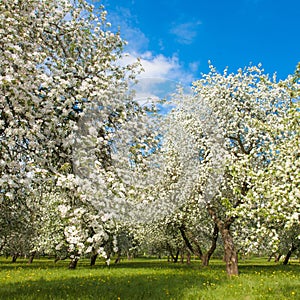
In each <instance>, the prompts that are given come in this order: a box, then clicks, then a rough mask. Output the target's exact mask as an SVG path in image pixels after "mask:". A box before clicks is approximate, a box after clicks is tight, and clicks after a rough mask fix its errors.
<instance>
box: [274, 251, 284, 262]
mask: <svg viewBox="0 0 300 300" xmlns="http://www.w3.org/2000/svg"><path fill="white" fill-rule="evenodd" d="M281 256H282V254H280V253H279V254H275V258H274V262H279V261H280V258H281Z"/></svg>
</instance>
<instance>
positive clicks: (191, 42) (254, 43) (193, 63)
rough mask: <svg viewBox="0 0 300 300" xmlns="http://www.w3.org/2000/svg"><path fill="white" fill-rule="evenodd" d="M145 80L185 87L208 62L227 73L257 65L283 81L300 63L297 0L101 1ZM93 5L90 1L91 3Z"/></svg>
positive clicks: (205, 67) (197, 76)
mask: <svg viewBox="0 0 300 300" xmlns="http://www.w3.org/2000/svg"><path fill="white" fill-rule="evenodd" d="M95 2H96V4H99V3H102V4H104V6H105V8H106V10H107V11H108V20H109V21H110V22H111V23H112V24H113V28H115V27H116V26H120V30H121V36H122V37H123V38H124V39H126V40H127V41H128V46H127V47H126V49H125V51H126V52H128V53H129V54H130V58H131V59H132V60H133V59H134V58H136V57H141V58H142V63H143V65H144V68H145V71H146V72H145V74H144V75H143V76H144V77H145V78H149V77H157V78H165V79H169V80H173V81H177V82H181V83H184V84H188V83H189V82H192V81H193V80H195V79H199V78H200V77H201V72H202V73H206V72H207V71H208V60H210V61H211V62H212V64H213V65H214V66H215V67H216V68H217V69H218V70H219V71H223V69H224V68H225V67H226V66H228V67H229V71H232V72H235V71H236V70H237V69H238V68H240V67H242V68H243V67H244V66H247V65H249V63H252V64H258V63H262V65H263V68H264V69H265V72H266V73H269V74H273V73H274V72H275V71H276V72H277V74H278V78H281V79H284V78H285V77H286V76H287V75H288V74H291V73H293V72H294V70H295V67H296V65H297V63H298V62H299V61H300V26H299V25H300V1H299V0H285V1H279V0H228V1H226V0H199V1H191V0H184V1H183V0H160V1H157V0H152V1H142V0H122V1H121V0H119V1H117V0H103V1H101V2H100V1H95ZM94 4H95V3H94Z"/></svg>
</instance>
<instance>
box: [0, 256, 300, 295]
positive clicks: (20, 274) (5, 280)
mask: <svg viewBox="0 0 300 300" xmlns="http://www.w3.org/2000/svg"><path fill="white" fill-rule="evenodd" d="M88 264H89V262H88V260H82V261H80V262H79V264H78V267H77V269H76V270H68V269H67V266H68V261H60V262H58V263H56V264H54V262H53V261H52V260H48V259H37V260H35V261H34V262H33V264H32V265H28V264H27V261H25V260H18V262H17V263H14V264H13V263H11V262H10V261H9V260H6V259H4V258H0V299H1V300H2V299H3V300H4V299H9V300H12V299H32V300H36V299H43V300H46V299H64V300H65V299H104V300H106V299H115V300H118V299H120V300H123V299H125V300H126V299H128V300H132V299H137V300H142V299H149V300H156V299H157V300H158V299H178V300H182V299H191V300H194V299H205V300H210V299H216V300H222V299H224V300H227V299H228V300H230V299H232V300H243V299H244V300H254V299H300V265H299V263H297V262H292V264H290V265H288V266H283V265H276V264H274V263H273V262H267V261H266V259H255V260H249V261H248V260H247V261H244V262H241V263H240V268H239V270H240V276H239V277H237V278H228V277H227V275H226V273H225V271H224V270H225V266H224V263H223V262H221V261H217V260H214V261H212V262H211V265H210V266H209V267H207V268H203V267H201V266H200V263H199V262H198V261H193V262H192V264H191V265H189V266H188V265H186V264H180V263H179V264H173V263H168V262H166V261H164V260H153V259H151V260H150V259H135V260H132V261H127V260H123V261H122V262H121V263H120V264H118V265H111V267H110V268H108V267H107V266H105V265H104V262H100V261H97V265H96V266H94V267H90V266H89V265H88Z"/></svg>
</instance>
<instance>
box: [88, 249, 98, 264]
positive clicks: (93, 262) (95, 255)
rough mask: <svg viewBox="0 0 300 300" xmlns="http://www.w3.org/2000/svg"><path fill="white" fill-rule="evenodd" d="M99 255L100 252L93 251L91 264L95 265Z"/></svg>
mask: <svg viewBox="0 0 300 300" xmlns="http://www.w3.org/2000/svg"><path fill="white" fill-rule="evenodd" d="M97 257H98V253H96V252H93V254H92V256H91V263H90V265H91V266H94V265H95V264H96V259H97Z"/></svg>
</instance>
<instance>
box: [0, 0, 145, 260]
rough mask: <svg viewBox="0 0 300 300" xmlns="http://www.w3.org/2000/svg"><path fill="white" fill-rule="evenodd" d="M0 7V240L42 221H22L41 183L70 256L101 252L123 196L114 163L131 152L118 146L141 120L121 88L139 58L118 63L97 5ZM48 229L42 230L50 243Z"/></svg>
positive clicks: (117, 42)
mask: <svg viewBox="0 0 300 300" xmlns="http://www.w3.org/2000/svg"><path fill="white" fill-rule="evenodd" d="M0 11H1V14H0V21H1V29H0V64H1V70H0V86H1V90H0V107H1V112H0V114H1V122H0V142H1V144H0V148H1V149H0V150H1V151H0V152H1V154H0V174H1V179H0V180H1V185H0V186H1V190H0V194H1V200H0V205H1V224H2V225H5V226H1V233H0V243H1V246H0V247H1V248H3V247H4V246H5V247H9V245H10V244H11V242H8V241H11V238H12V237H13V236H14V237H15V238H16V239H18V238H19V237H20V236H21V235H22V232H24V231H27V232H29V231H30V230H29V227H30V226H31V227H32V226H33V225H32V224H35V225H34V227H35V228H34V229H37V228H36V226H43V225H45V222H44V223H43V222H41V223H40V224H39V225H38V224H36V223H35V222H29V221H28V220H29V219H30V218H29V217H31V219H35V220H38V219H39V217H40V215H41V214H43V213H44V214H46V211H45V210H44V209H43V208H41V209H40V208H39V205H40V204H42V203H43V201H41V202H39V201H37V198H38V197H39V196H38V194H37V191H39V193H40V192H41V191H40V190H41V188H42V193H44V196H45V195H46V196H45V197H46V198H47V197H48V198H49V199H52V200H51V201H50V203H53V205H54V207H53V209H52V211H53V212H55V211H56V212H57V213H59V214H58V215H59V216H60V218H62V220H63V221H62V222H58V224H60V225H59V226H61V225H63V227H64V229H63V234H62V236H63V237H64V239H65V244H67V245H68V252H69V253H71V254H72V255H73V258H74V260H75V261H76V259H78V256H80V254H81V253H83V252H86V251H92V250H93V251H94V250H95V251H97V252H99V253H100V252H101V251H102V245H103V243H104V241H105V240H106V239H107V238H108V233H107V231H109V227H110V226H113V225H109V224H110V223H112V217H113V215H117V214H119V213H120V212H121V207H120V205H119V204H120V203H122V202H124V192H122V189H123V190H124V186H123V184H122V181H121V180H120V176H119V174H118V173H117V172H116V170H117V169H118V168H117V167H116V166H114V163H117V164H119V166H120V165H121V162H123V163H124V164H126V163H128V155H129V154H128V155H127V156H125V158H124V157H123V158H122V159H121V158H120V155H119V156H118V153H121V150H119V151H118V149H121V148H122V147H125V148H126V147H127V146H128V149H130V147H132V144H133V142H134V141H133V140H132V139H133V133H134V132H135V131H136V124H137V123H139V124H143V123H145V122H143V121H141V118H144V117H146V114H145V112H144V111H143V110H142V109H141V108H140V107H139V105H138V104H137V103H135V102H134V101H132V95H131V94H130V93H129V92H128V89H127V85H128V82H129V81H130V80H132V79H134V77H135V74H136V71H137V68H136V67H137V65H126V66H122V64H120V62H119V61H120V59H121V57H122V47H123V45H124V42H123V41H122V39H121V38H120V35H119V33H113V32H111V31H110V30H109V27H110V24H109V23H107V22H106V11H105V10H104V9H103V8H102V7H101V8H100V9H99V10H98V11H96V10H95V9H94V7H93V6H92V5H89V4H88V3H87V2H86V1H84V0H75V1H67V0H59V1H40V0H29V1H23V0H14V1H8V0H4V1H1V3H0ZM142 127H143V126H142ZM140 128H141V126H140ZM139 136H140V137H141V138H145V136H146V135H145V133H144V132H142V129H141V130H140V135H139ZM118 139H119V146H117V144H116V143H115V142H114V141H116V140H118ZM121 141H122V142H124V143H123V144H122V142H121ZM138 143H139V142H138V140H137V139H136V140H135V145H138ZM121 146H122V147H121ZM129 146H130V147H129ZM118 147H119V148H118ZM137 148H138V146H137ZM126 149H127V148H126ZM124 151H125V150H124ZM129 152H130V151H129ZM129 152H128V153H129ZM126 158H127V161H126ZM54 198H55V199H56V200H55V201H54V200H53V199H54ZM112 203H114V204H112ZM28 207H30V208H32V207H35V209H34V210H33V211H32V213H29V210H28ZM30 211H31V210H30ZM28 215H29V216H28ZM34 216H37V217H36V218H35V217H34ZM28 218H29V219H28ZM40 220H43V218H40ZM48 220H49V218H48ZM49 221H50V220H49ZM46 223H47V222H46ZM16 224H18V226H16ZM49 224H52V225H53V223H51V222H49ZM104 224H106V225H104ZM52 225H51V226H52ZM19 227H20V228H23V230H22V232H20V231H18V228H19ZM53 230H54V229H53V228H52V229H51V230H50V231H49V234H48V235H47V236H45V239H49V241H50V244H51V241H52V242H53V243H56V242H57V241H54V240H51V238H52V237H53V235H52V234H51V232H53ZM54 231H55V230H54ZM31 232H41V231H40V230H37V231H36V230H32V231H31ZM43 232H44V234H46V232H45V228H44V229H43ZM53 243H52V245H53ZM59 245H61V242H58V245H55V246H57V247H58V248H59V247H60V246H59Z"/></svg>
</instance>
